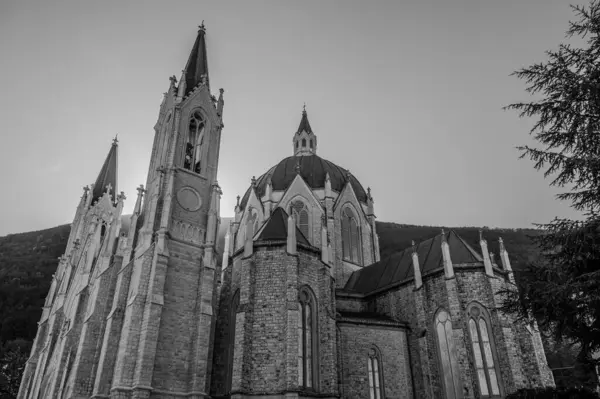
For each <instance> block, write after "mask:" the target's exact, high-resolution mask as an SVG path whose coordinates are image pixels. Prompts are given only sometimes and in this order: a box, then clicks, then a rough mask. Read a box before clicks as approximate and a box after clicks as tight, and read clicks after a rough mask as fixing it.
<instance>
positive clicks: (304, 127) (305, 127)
mask: <svg viewBox="0 0 600 399" xmlns="http://www.w3.org/2000/svg"><path fill="white" fill-rule="evenodd" d="M302 132H306V133H312V132H313V131H312V129H311V128H310V123H308V114H307V113H306V104H304V106H303V107H302V119H300V125H299V126H298V131H296V134H300V133H302Z"/></svg>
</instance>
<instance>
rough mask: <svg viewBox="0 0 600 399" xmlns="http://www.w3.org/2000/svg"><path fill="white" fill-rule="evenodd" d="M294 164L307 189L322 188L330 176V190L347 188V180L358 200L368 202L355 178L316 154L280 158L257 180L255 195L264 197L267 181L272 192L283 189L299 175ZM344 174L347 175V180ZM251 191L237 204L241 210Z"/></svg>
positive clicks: (364, 192) (365, 193)
mask: <svg viewBox="0 0 600 399" xmlns="http://www.w3.org/2000/svg"><path fill="white" fill-rule="evenodd" d="M297 165H299V166H300V176H302V178H303V179H304V181H305V182H306V184H308V186H309V187H310V188H312V189H315V188H324V187H325V176H326V175H327V173H329V179H330V180H331V188H332V189H333V190H336V191H338V192H341V191H342V190H343V189H344V186H345V185H346V179H347V178H349V179H350V184H351V185H352V189H353V190H354V193H355V194H356V197H357V198H358V200H359V201H361V202H367V192H366V191H365V189H364V188H363V186H362V184H360V182H359V181H358V179H357V178H356V177H354V176H353V175H352V174H349V173H348V171H347V170H346V169H344V168H341V167H339V166H338V165H336V164H334V163H333V162H330V161H328V160H326V159H323V158H321V157H319V156H318V155H310V156H291V157H287V158H284V159H282V160H281V161H280V162H279V163H278V164H277V165H275V166H273V167H272V168H271V169H269V170H268V171H267V172H266V173H265V174H263V175H262V176H260V177H259V178H258V179H256V194H257V195H258V197H259V198H261V197H262V196H263V195H265V191H266V188H267V183H268V181H269V180H271V184H272V185H273V190H274V191H284V190H286V189H287V188H288V187H289V186H290V185H291V184H292V182H293V181H294V179H295V178H296V175H297V174H298V172H297V171H296V166H297ZM347 175H349V176H348V177H347ZM251 188H252V187H250V188H249V189H248V190H247V191H246V194H244V197H243V198H242V201H241V202H240V206H241V207H242V209H243V208H244V207H245V206H246V203H247V202H248V198H250V190H251Z"/></svg>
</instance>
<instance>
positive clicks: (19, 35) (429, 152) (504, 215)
mask: <svg viewBox="0 0 600 399" xmlns="http://www.w3.org/2000/svg"><path fill="white" fill-rule="evenodd" d="M579 3H582V2H579ZM572 17H573V14H572V12H571V10H570V8H569V6H568V1H566V0H504V1H491V0H490V1H484V0H469V1H467V0H464V1H463V0H446V1H441V0H438V1H434V0H411V1H409V0H405V1H375V2H371V1H347V0H344V1H333V0H330V1H294V2H292V1H256V0H253V1H239V2H232V1H228V2H217V1H215V2H204V1H176V2H171V1H169V2H166V1H126V2H124V1H102V2H91V1H86V2H82V1H68V2H67V1H56V0H55V1H46V0H44V1H7V0H4V1H2V2H1V3H0V129H1V130H0V132H1V141H0V171H1V172H0V178H1V182H2V186H3V190H2V194H3V195H1V196H0V235H4V234H7V233H17V232H22V231H30V230H37V229H43V228H49V227H53V226H56V225H58V224H63V223H70V222H71V221H72V218H73V216H74V212H75V208H76V206H77V203H78V201H79V198H80V196H81V194H82V187H83V186H84V185H87V184H90V183H93V182H94V180H95V179H96V176H97V173H98V171H99V169H100V167H101V165H102V162H103V161H104V158H105V157H106V154H107V152H108V150H109V147H110V144H111V141H112V138H113V137H114V136H115V134H117V133H118V134H119V141H120V143H119V190H123V191H125V193H126V194H127V196H128V199H127V201H126V208H125V212H126V213H130V212H131V209H132V208H133V204H134V202H135V195H136V191H135V187H137V186H138V185H139V184H141V183H145V180H146V178H145V176H146V173H147V170H148V161H149V154H150V151H151V146H152V140H153V134H154V131H153V126H154V124H155V123H156V119H157V115H158V108H159V105H160V102H161V99H162V93H163V92H165V91H166V90H167V88H168V85H169V80H168V77H169V76H171V75H174V74H175V75H177V76H178V77H179V75H180V74H181V69H182V68H183V67H184V66H185V63H186V61H187V57H188V54H189V51H190V49H191V46H192V44H193V42H194V39H195V36H196V32H197V26H198V25H199V24H200V23H201V22H202V20H204V21H205V24H206V27H207V42H208V52H209V53H208V57H209V70H210V78H211V86H212V90H213V91H214V92H215V93H216V94H218V89H219V88H220V87H223V88H224V89H225V110H224V124H225V128H224V130H223V136H222V146H221V156H220V165H219V182H220V184H221V187H222V189H223V192H224V195H223V199H222V203H221V209H222V211H221V213H222V216H231V215H232V214H233V207H234V205H235V197H236V195H243V193H244V192H245V190H246V189H247V187H248V185H249V184H250V179H251V177H252V175H256V176H257V177H258V176H259V175H261V174H262V173H264V172H265V171H266V170H267V169H268V168H269V167H271V166H272V165H274V164H276V163H277V162H279V161H280V160H281V159H282V158H284V157H287V156H289V155H292V135H293V133H294V132H295V130H296V129H297V127H298V123H299V121H300V116H301V111H302V104H303V103H304V102H306V105H307V111H308V116H309V120H310V123H311V126H312V128H313V130H314V132H315V134H316V135H317V137H318V140H319V148H318V154H319V155H320V156H322V157H324V158H326V159H328V160H330V161H332V162H335V163H337V164H338V165H340V166H342V167H345V168H348V169H350V170H351V171H352V173H353V174H354V175H355V176H356V177H357V178H358V179H359V180H360V181H361V183H362V184H363V185H364V186H365V187H371V189H372V193H373V197H374V199H375V211H376V214H377V216H378V219H379V220H381V221H390V222H398V223H407V224H423V225H445V226H484V225H486V226H490V227H494V226H496V227H528V226H531V223H534V222H547V221H549V220H551V219H552V218H553V217H554V216H569V217H572V216H575V215H576V214H575V213H574V212H573V211H571V210H570V209H569V207H568V205H567V204H565V203H559V202H558V201H557V200H555V198H554V196H555V194H556V193H557V192H558V190H557V189H551V188H549V187H548V183H549V181H548V180H545V179H544V177H543V175H542V173H541V172H536V171H535V170H533V168H532V163H531V162H530V161H527V160H518V156H519V152H518V151H517V150H516V149H515V146H517V145H522V144H527V143H531V142H532V140H531V139H530V138H529V136H528V129H529V127H530V126H531V123H532V121H527V120H519V119H518V117H517V115H516V114H515V113H514V112H508V111H503V110H502V109H501V108H502V107H503V106H505V105H507V104H509V103H510V102H514V101H518V100H527V99H528V97H527V95H526V93H525V91H524V88H525V86H524V83H523V82H521V81H519V80H517V79H516V78H514V77H509V74H510V73H511V72H512V71H513V70H515V69H518V68H520V67H523V66H526V65H529V64H531V63H533V62H537V61H542V60H544V59H545V58H544V51H545V50H547V49H552V48H555V47H556V46H557V45H558V43H559V42H560V41H562V40H564V32H565V30H566V28H567V22H568V20H569V19H572Z"/></svg>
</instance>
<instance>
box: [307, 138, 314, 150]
mask: <svg viewBox="0 0 600 399" xmlns="http://www.w3.org/2000/svg"><path fill="white" fill-rule="evenodd" d="M308 143H309V145H310V149H311V150H312V149H313V141H312V139H310V141H309V142H308Z"/></svg>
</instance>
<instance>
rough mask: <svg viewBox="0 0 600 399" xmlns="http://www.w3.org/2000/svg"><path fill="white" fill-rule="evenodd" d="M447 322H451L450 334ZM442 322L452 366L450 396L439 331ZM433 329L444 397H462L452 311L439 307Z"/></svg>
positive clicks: (449, 361) (448, 398)
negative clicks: (443, 316) (442, 316)
mask: <svg viewBox="0 0 600 399" xmlns="http://www.w3.org/2000/svg"><path fill="white" fill-rule="evenodd" d="M442 314H445V315H446V320H445V321H442V320H441V318H440V316H441V315H442ZM446 323H450V336H448V330H447V329H446ZM439 324H442V325H443V328H444V338H445V340H446V350H447V356H448V363H449V367H450V373H451V378H452V388H453V389H452V391H451V392H452V396H449V390H450V387H448V383H447V382H446V378H445V370H444V360H443V353H442V343H441V341H440V339H441V337H440V334H439V332H438V325H439ZM433 331H434V332H435V340H436V346H437V352H438V365H439V370H440V372H441V373H440V374H441V375H440V380H441V381H442V386H443V387H444V397H445V398H447V399H453V398H454V399H461V398H462V397H463V395H462V387H461V381H460V369H459V367H458V348H457V347H456V342H455V341H454V336H453V333H452V332H453V331H454V327H453V324H452V316H451V315H450V312H448V311H447V310H446V309H444V308H439V309H438V310H437V312H435V317H434V318H433ZM449 340H450V342H452V345H453V348H454V351H452V347H450V346H449V343H450V342H449Z"/></svg>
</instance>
